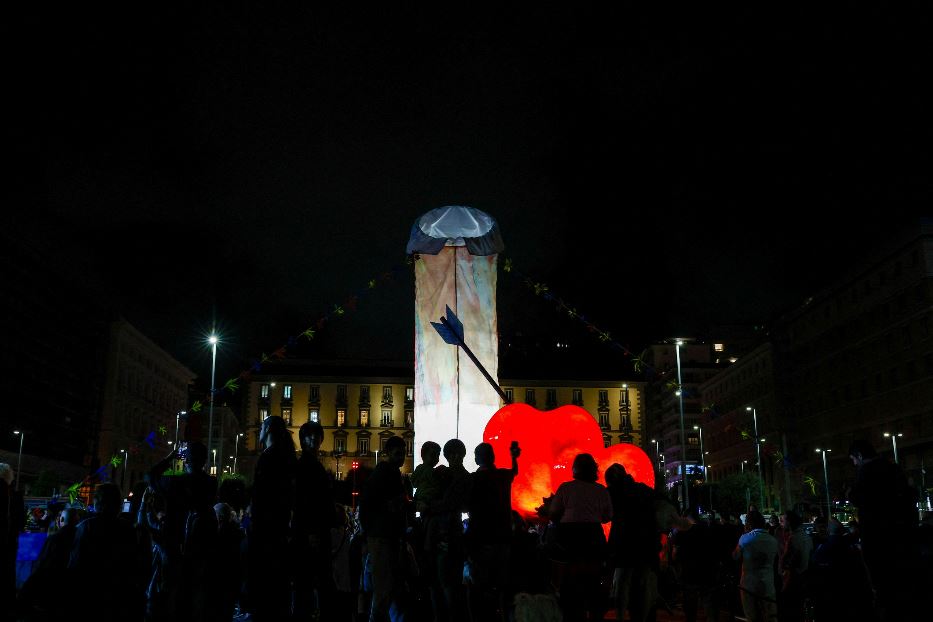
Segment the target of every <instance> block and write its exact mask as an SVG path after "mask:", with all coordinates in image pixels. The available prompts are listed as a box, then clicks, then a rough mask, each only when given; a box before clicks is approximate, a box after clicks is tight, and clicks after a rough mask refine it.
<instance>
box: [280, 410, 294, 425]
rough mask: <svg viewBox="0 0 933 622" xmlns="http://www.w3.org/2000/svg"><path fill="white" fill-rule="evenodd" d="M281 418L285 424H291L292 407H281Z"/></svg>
mask: <svg viewBox="0 0 933 622" xmlns="http://www.w3.org/2000/svg"><path fill="white" fill-rule="evenodd" d="M282 419H285V425H291V424H292V409H291V408H283V409H282Z"/></svg>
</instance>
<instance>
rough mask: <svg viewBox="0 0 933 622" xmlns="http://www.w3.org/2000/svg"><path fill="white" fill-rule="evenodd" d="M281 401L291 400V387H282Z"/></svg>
mask: <svg viewBox="0 0 933 622" xmlns="http://www.w3.org/2000/svg"><path fill="white" fill-rule="evenodd" d="M282 399H283V400H290V399H292V385H290V384H286V385H284V386H283V387H282Z"/></svg>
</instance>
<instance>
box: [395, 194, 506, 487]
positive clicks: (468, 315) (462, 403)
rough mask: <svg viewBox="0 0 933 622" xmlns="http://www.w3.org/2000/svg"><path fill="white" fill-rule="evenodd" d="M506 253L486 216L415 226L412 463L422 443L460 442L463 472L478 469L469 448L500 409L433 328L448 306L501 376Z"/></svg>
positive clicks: (470, 211) (445, 215)
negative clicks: (500, 292)
mask: <svg viewBox="0 0 933 622" xmlns="http://www.w3.org/2000/svg"><path fill="white" fill-rule="evenodd" d="M503 248H504V245H503V243H502V236H501V234H500V233H499V226H498V224H497V223H496V221H495V219H494V218H492V217H491V216H489V215H488V214H486V213H484V212H482V211H480V210H478V209H474V208H472V207H463V206H446V207H440V208H437V209H434V210H431V211H430V212H427V213H426V214H424V215H423V216H421V217H420V218H418V219H417V220H416V221H415V224H414V225H413V226H412V231H411V236H410V237H409V240H408V247H407V252H408V253H418V254H419V255H420V257H421V259H420V260H419V261H417V262H415V447H414V453H415V456H414V458H415V463H416V464H417V463H419V462H420V460H421V445H422V444H423V443H424V442H426V441H435V442H436V443H438V444H440V445H441V446H443V445H444V443H445V442H447V441H448V440H449V439H452V438H459V439H460V440H461V441H463V443H464V445H466V448H467V455H466V460H464V466H465V467H466V468H467V469H468V470H473V469H475V466H476V465H475V464H474V463H473V449H474V448H475V447H476V445H478V444H479V443H481V442H482V441H483V438H482V437H483V429H484V428H485V426H486V423H487V422H488V421H489V419H490V417H492V415H493V414H495V412H496V411H497V410H499V408H500V406H501V401H500V398H499V395H498V393H496V390H495V389H494V388H493V387H492V386H490V384H489V382H488V381H487V380H486V379H485V378H484V377H483V374H482V372H480V370H479V369H477V367H476V365H474V364H473V362H472V361H470V360H469V357H468V356H467V355H466V353H464V352H462V351H461V348H457V347H451V346H450V345H448V344H446V343H445V342H444V340H443V339H442V338H441V337H440V335H438V333H437V331H435V330H434V328H433V327H432V326H431V322H437V321H438V320H439V318H440V317H441V316H443V315H445V312H446V307H448V306H449V307H450V308H451V309H452V310H453V311H454V313H456V315H457V317H459V318H460V321H461V322H462V323H463V328H464V334H465V337H466V341H467V343H469V345H470V349H471V350H472V351H473V353H474V354H475V355H476V357H477V359H479V361H480V363H482V365H483V366H484V367H485V368H486V371H487V372H489V374H490V375H491V376H492V377H493V378H494V379H497V378H498V368H499V347H498V329H497V321H496V276H497V275H496V263H497V255H498V253H499V252H500V251H501V250H502V249H503Z"/></svg>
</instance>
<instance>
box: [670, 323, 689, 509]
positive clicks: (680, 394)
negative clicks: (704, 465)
mask: <svg viewBox="0 0 933 622" xmlns="http://www.w3.org/2000/svg"><path fill="white" fill-rule="evenodd" d="M682 345H684V341H683V339H677V340H675V341H674V352H675V354H676V356H677V399H678V402H679V404H680V481H681V485H682V486H683V493H684V494H683V500H684V509H685V510H686V509H689V508H690V486H689V485H688V484H687V444H686V440H685V435H684V391H683V387H684V385H683V379H682V378H681V374H680V346H682Z"/></svg>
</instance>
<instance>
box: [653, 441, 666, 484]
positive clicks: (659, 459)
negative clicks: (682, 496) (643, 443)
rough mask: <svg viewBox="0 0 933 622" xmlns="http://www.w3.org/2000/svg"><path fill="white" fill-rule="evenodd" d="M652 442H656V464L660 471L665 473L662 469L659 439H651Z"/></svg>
mask: <svg viewBox="0 0 933 622" xmlns="http://www.w3.org/2000/svg"><path fill="white" fill-rule="evenodd" d="M651 442H652V443H654V466H655V468H656V469H657V470H658V472H659V473H661V474H662V475H663V472H662V471H661V449H660V447H659V443H658V440H657V439H654V438H653V439H651Z"/></svg>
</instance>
